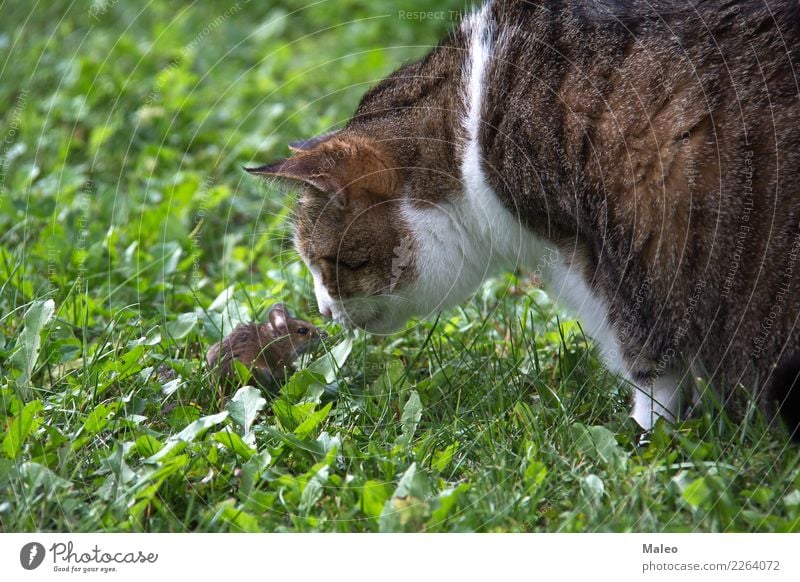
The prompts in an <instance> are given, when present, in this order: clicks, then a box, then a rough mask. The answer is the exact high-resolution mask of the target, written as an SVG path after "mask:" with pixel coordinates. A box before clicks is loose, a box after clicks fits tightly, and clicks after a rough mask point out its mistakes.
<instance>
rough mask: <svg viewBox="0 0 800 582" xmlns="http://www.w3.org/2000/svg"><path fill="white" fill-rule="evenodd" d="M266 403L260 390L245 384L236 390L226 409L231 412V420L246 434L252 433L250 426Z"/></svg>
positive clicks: (243, 434)
mask: <svg viewBox="0 0 800 582" xmlns="http://www.w3.org/2000/svg"><path fill="white" fill-rule="evenodd" d="M266 404H267V401H266V400H264V397H263V396H261V391H260V390H258V389H257V388H253V387H252V386H244V387H243V388H239V390H237V391H236V394H234V395H233V398H231V399H230V401H229V402H228V404H227V405H226V406H225V410H227V411H228V413H229V414H230V417H231V420H233V422H235V423H236V424H237V425H238V426H239V427H240V428H241V429H242V431H241V434H242V436H245V435H247V434H249V433H250V427H251V426H252V425H253V422H254V421H255V419H256V416H257V415H258V413H259V412H260V411H261V409H262V408H264V406H265V405H266Z"/></svg>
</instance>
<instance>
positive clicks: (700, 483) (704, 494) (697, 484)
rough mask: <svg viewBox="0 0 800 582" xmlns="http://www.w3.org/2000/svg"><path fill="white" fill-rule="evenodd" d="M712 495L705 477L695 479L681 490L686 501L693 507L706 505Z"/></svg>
mask: <svg viewBox="0 0 800 582" xmlns="http://www.w3.org/2000/svg"><path fill="white" fill-rule="evenodd" d="M712 495H713V491H712V489H711V487H709V485H708V483H706V479H705V477H700V478H699V479H695V480H694V481H692V482H691V483H689V484H688V485H687V486H686V488H685V489H684V490H683V493H681V496H682V497H683V499H684V500H685V501H686V503H688V504H689V505H691V506H692V507H694V508H695V509H698V508H705V507H708V505H709V502H710V501H711V498H712Z"/></svg>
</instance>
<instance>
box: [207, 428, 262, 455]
mask: <svg viewBox="0 0 800 582" xmlns="http://www.w3.org/2000/svg"><path fill="white" fill-rule="evenodd" d="M214 440H215V441H217V442H218V443H219V444H221V445H222V446H224V447H225V448H226V449H229V450H231V451H233V452H234V453H236V454H237V455H239V456H240V457H243V458H244V459H245V460H249V459H250V457H252V456H253V455H254V454H255V453H256V450H255V448H253V447H251V446H250V445H248V444H247V443H246V442H244V441H243V440H242V437H240V436H239V435H238V434H236V433H235V432H231V430H230V429H229V428H226V429H225V430H221V431H219V432H216V433H214Z"/></svg>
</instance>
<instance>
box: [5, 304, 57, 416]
mask: <svg viewBox="0 0 800 582" xmlns="http://www.w3.org/2000/svg"><path fill="white" fill-rule="evenodd" d="M55 312H56V304H55V302H54V301H53V300H52V299H47V300H45V301H34V302H33V303H32V304H31V306H30V307H29V308H28V310H27V311H26V312H25V315H24V317H23V326H24V327H23V329H22V333H20V335H19V338H18V340H17V349H16V351H15V352H14V354H13V355H12V356H11V361H12V363H13V364H14V365H15V366H16V367H17V368H18V369H19V370H21V371H22V375H21V376H20V377H19V378H18V379H17V386H18V388H19V390H20V393H21V396H20V399H21V400H28V399H29V398H30V388H29V383H30V379H31V374H33V369H34V368H35V367H36V361H37V360H38V359H39V351H40V349H41V346H42V337H41V334H42V330H43V329H44V327H45V326H46V325H47V324H48V323H50V321H51V320H52V319H53V315H54V314H55Z"/></svg>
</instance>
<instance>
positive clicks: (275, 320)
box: [269, 303, 290, 335]
mask: <svg viewBox="0 0 800 582" xmlns="http://www.w3.org/2000/svg"><path fill="white" fill-rule="evenodd" d="M289 317H290V316H289V312H288V311H286V307H285V306H284V305H283V303H278V304H277V305H274V306H273V307H272V308H271V309H270V310H269V324H270V326H271V327H272V329H274V330H275V331H276V332H278V333H280V334H284V335H285V334H287V333H289Z"/></svg>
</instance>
